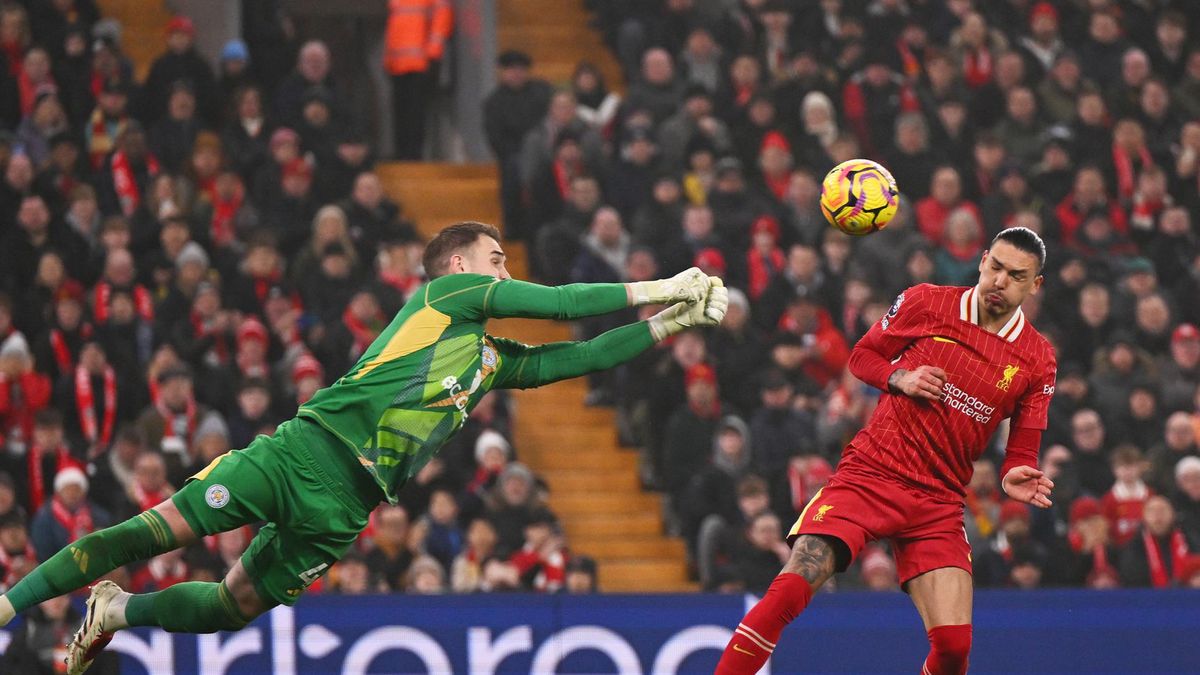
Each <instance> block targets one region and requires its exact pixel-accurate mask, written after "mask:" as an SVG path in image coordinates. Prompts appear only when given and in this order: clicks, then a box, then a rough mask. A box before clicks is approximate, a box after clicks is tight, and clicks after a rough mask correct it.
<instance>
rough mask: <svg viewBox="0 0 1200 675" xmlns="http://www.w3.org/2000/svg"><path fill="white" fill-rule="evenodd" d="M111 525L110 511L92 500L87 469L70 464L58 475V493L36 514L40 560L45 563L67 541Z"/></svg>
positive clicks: (33, 530) (33, 526) (35, 536)
mask: <svg viewBox="0 0 1200 675" xmlns="http://www.w3.org/2000/svg"><path fill="white" fill-rule="evenodd" d="M109 524H111V518H109V514H108V512H107V511H105V510H104V509H102V508H100V507H99V506H96V505H95V504H93V503H92V502H91V501H89V500H88V479H87V476H86V475H84V473H83V470H82V469H80V468H79V467H76V466H68V467H66V468H65V469H63V470H61V471H59V472H58V474H57V475H55V476H54V496H53V497H52V498H51V499H49V500H48V501H47V502H46V503H45V504H44V505H43V506H42V508H41V510H39V511H38V512H37V515H35V516H34V517H33V522H32V524H31V525H30V535H31V536H32V537H33V547H34V548H35V549H37V553H38V560H39V561H42V562H44V561H45V560H46V559H47V558H49V557H50V556H52V555H54V554H55V553H57V552H58V551H59V550H60V549H62V548H63V547H64V546H66V545H67V544H70V543H71V542H73V541H75V540H76V539H79V538H80V537H82V536H84V535H85V534H91V533H92V532H95V531H96V530H99V529H103V528H105V527H108V526H109Z"/></svg>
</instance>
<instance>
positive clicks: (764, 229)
mask: <svg viewBox="0 0 1200 675" xmlns="http://www.w3.org/2000/svg"><path fill="white" fill-rule="evenodd" d="M750 245H751V248H750V251H749V252H748V253H747V254H746V269H747V271H748V274H749V282H750V283H749V285H748V290H749V295H750V299H751V300H758V299H759V297H761V296H762V294H763V291H765V290H767V286H768V285H769V284H770V283H771V279H773V278H774V277H775V275H776V274H779V272H780V271H781V270H783V266H784V263H785V262H786V260H785V258H784V255H783V249H781V248H780V247H779V221H778V220H776V219H775V218H773V217H771V216H759V218H758V220H755V221H754V225H752V226H751V228H750Z"/></svg>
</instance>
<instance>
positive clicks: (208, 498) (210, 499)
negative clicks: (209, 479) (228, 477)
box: [204, 483, 229, 509]
mask: <svg viewBox="0 0 1200 675" xmlns="http://www.w3.org/2000/svg"><path fill="white" fill-rule="evenodd" d="M204 501H205V502H207V503H208V505H209V506H211V507H213V508H214V509H220V508H224V507H225V505H226V504H228V503H229V490H227V489H226V488H225V486H224V485H221V484H220V483H216V484H214V485H210V486H208V489H207V490H205V491H204Z"/></svg>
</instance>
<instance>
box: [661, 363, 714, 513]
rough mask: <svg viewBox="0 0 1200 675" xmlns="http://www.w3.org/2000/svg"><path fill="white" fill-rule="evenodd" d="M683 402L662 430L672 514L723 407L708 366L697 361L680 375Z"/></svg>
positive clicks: (704, 455)
mask: <svg viewBox="0 0 1200 675" xmlns="http://www.w3.org/2000/svg"><path fill="white" fill-rule="evenodd" d="M684 389H685V391H686V393H687V402H686V404H684V405H682V406H680V407H679V408H677V409H676V410H675V411H674V412H673V413H672V414H671V416H670V417H669V418H668V420H667V427H666V431H665V432H664V434H663V460H664V462H663V465H664V467H670V471H669V472H667V473H666V474H665V475H664V476H663V477H664V479H665V481H666V484H665V485H664V487H665V488H666V489H667V492H668V493H669V494H670V495H671V499H672V504H673V505H674V506H673V508H674V509H675V512H676V514H679V515H682V514H683V506H684V503H685V498H684V493H685V490H686V489H687V486H688V478H689V477H690V476H693V475H696V474H697V473H699V472H700V471H701V470H702V469H703V468H704V466H705V465H706V464H707V463H708V459H709V457H710V456H711V452H710V451H711V448H712V439H713V438H714V437H715V432H716V430H717V428H718V422H719V420H720V419H721V417H722V416H723V414H724V412H725V410H724V406H723V405H722V403H721V400H720V398H719V392H718V390H717V374H716V371H715V370H713V368H712V366H710V365H708V364H706V363H698V364H696V365H693V366H691V367H689V368H688V369H687V371H686V372H685V375H684Z"/></svg>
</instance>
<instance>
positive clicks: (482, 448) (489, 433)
mask: <svg viewBox="0 0 1200 675" xmlns="http://www.w3.org/2000/svg"><path fill="white" fill-rule="evenodd" d="M488 448H500V450H502V451H503V452H504V456H505V457H512V445H511V444H510V443H509V442H508V439H507V438H505V437H504V435H503V434H501V433H500V432H498V431H493V430H492V429H484V430H483V432H481V433H480V434H479V438H476V439H475V461H476V462H478V463H481V464H482V463H483V453H485V452H486V451H487V449H488Z"/></svg>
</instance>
